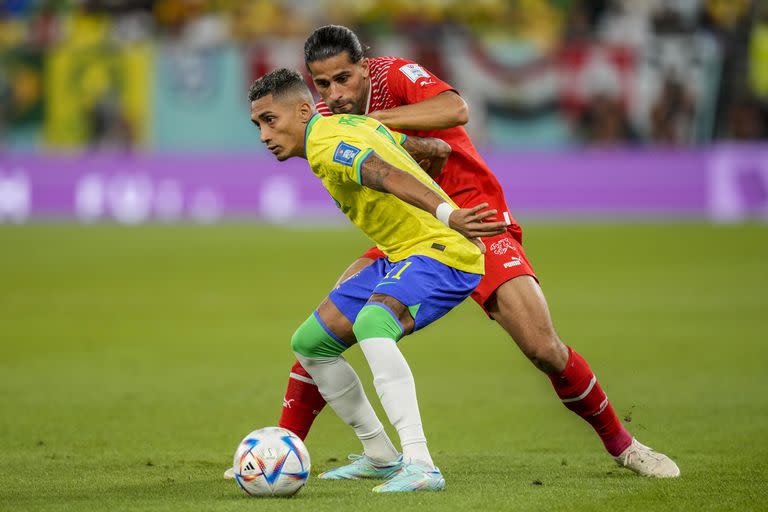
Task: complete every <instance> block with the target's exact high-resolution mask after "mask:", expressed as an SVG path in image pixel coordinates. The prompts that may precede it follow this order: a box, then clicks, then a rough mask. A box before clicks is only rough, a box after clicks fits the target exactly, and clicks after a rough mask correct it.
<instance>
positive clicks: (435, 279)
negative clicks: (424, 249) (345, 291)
mask: <svg viewBox="0 0 768 512" xmlns="http://www.w3.org/2000/svg"><path fill="white" fill-rule="evenodd" d="M480 277H481V276H479V275H477V274H470V273H468V272H462V271H460V270H457V269H455V268H452V267H449V266H447V265H445V264H443V263H440V262H439V261H437V260H434V259H432V258H428V257H426V256H411V257H409V258H406V259H405V260H403V261H399V262H397V263H396V264H395V265H394V266H393V267H392V269H391V270H390V271H389V272H388V273H387V274H386V275H385V276H384V278H383V279H382V280H381V281H380V282H379V283H378V284H377V285H376V287H375V288H374V291H373V293H372V295H371V299H370V301H371V302H378V303H383V304H384V305H385V306H386V307H387V308H388V309H390V310H392V313H393V316H394V317H395V318H397V319H399V320H401V322H402V320H404V321H405V322H404V323H403V325H402V327H403V331H404V332H405V333H406V334H407V333H409V332H412V331H418V330H419V329H422V328H424V327H426V326H427V325H429V324H431V323H432V322H434V321H435V320H437V319H438V318H440V317H442V316H443V315H445V314H446V313H447V312H448V311H450V310H451V309H453V308H454V307H455V306H457V305H459V304H460V303H461V302H462V301H463V300H464V299H465V298H467V297H468V296H469V295H470V294H471V293H472V290H474V289H475V287H477V284H478V282H479V281H480Z"/></svg>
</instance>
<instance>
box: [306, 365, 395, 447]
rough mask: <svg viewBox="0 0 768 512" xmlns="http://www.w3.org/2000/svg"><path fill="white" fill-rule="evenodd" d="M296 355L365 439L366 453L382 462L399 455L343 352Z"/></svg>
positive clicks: (328, 399) (335, 408)
mask: <svg viewBox="0 0 768 512" xmlns="http://www.w3.org/2000/svg"><path fill="white" fill-rule="evenodd" d="M296 357H297V358H298V359H299V362H301V365H302V366H303V367H304V369H305V370H307V372H308V373H309V374H310V375H311V376H312V380H314V381H315V384H317V389H318V391H320V394H321V395H322V396H323V398H324V399H325V401H326V402H328V405H330V406H331V409H333V411H334V412H335V413H336V415H337V416H338V417H339V418H341V420H342V421H343V422H345V423H346V424H347V425H349V426H350V427H352V428H353V429H354V431H355V434H357V438H358V439H360V442H361V443H363V453H365V454H366V455H367V456H368V457H370V458H372V459H375V460H377V461H380V462H391V461H393V460H395V459H397V457H398V453H397V450H396V449H395V446H394V445H393V444H392V441H390V440H389V436H387V433H386V431H385V430H384V425H382V424H381V421H379V418H378V417H377V416H376V412H375V411H374V410H373V407H371V403H370V402H369V401H368V397H366V396H365V391H364V390H363V385H362V384H361V383H360V378H359V377H358V376H357V373H355V370H354V369H353V368H352V366H350V364H349V363H348V362H347V360H346V359H344V358H343V357H341V356H339V357H322V358H314V357H304V356H302V355H301V354H298V353H297V354H296Z"/></svg>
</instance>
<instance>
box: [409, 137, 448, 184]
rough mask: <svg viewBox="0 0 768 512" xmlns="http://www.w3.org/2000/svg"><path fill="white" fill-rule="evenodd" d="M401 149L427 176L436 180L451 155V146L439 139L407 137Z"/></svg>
mask: <svg viewBox="0 0 768 512" xmlns="http://www.w3.org/2000/svg"><path fill="white" fill-rule="evenodd" d="M403 148H404V149H405V150H406V151H408V153H409V154H410V155H411V157H413V159H414V160H416V161H417V162H418V163H419V165H420V166H421V168H422V169H424V170H425V171H427V174H429V175H430V177H432V179H436V178H437V177H438V176H439V175H440V173H441V172H442V171H443V167H445V163H446V162H447V161H448V157H449V156H450V154H451V146H450V145H448V143H447V142H445V141H444V140H441V139H435V138H432V137H414V136H412V135H411V136H409V137H408V138H407V139H405V142H403Z"/></svg>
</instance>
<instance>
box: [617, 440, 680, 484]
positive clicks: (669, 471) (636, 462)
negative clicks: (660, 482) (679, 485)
mask: <svg viewBox="0 0 768 512" xmlns="http://www.w3.org/2000/svg"><path fill="white" fill-rule="evenodd" d="M614 460H615V461H616V463H617V464H618V465H619V466H621V467H623V468H627V469H629V470H631V471H634V472H635V473H637V474H638V475H640V476H648V477H654V478H675V477H678V476H680V468H678V467H677V464H675V461H673V460H672V459H670V458H669V457H667V456H666V455H664V454H663V453H659V452H656V451H654V450H653V449H651V448H649V447H647V446H645V445H644V444H642V443H640V441H638V440H637V439H635V438H632V444H630V445H629V447H628V448H627V449H626V450H624V451H623V452H621V455H619V456H618V457H614Z"/></svg>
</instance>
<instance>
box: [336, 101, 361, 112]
mask: <svg viewBox="0 0 768 512" xmlns="http://www.w3.org/2000/svg"><path fill="white" fill-rule="evenodd" d="M362 102H363V100H358V101H354V100H349V101H346V102H344V103H342V104H341V105H338V104H336V105H334V106H332V107H331V112H333V113H334V114H354V115H363V114H365V108H364V106H363V105H362Z"/></svg>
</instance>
